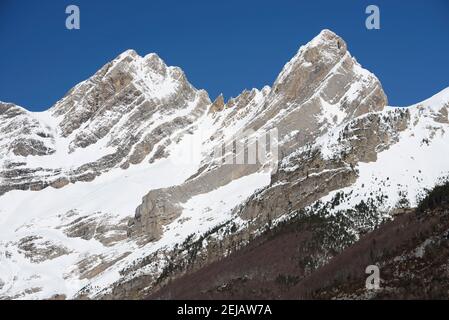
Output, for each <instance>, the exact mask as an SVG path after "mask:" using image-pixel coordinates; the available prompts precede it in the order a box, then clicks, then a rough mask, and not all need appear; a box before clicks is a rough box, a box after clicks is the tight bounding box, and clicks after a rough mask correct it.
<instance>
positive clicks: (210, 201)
mask: <svg viewBox="0 0 449 320" xmlns="http://www.w3.org/2000/svg"><path fill="white" fill-rule="evenodd" d="M448 107H449V93H448V90H445V91H443V92H441V93H440V94H438V95H436V96H435V97H432V98H431V99H429V100H427V101H424V102H422V103H420V104H418V105H415V106H411V107H409V108H397V107H388V106H387V98H386V96H385V94H384V92H383V90H382V86H381V84H380V82H379V80H378V79H377V78H376V77H375V76H374V75H373V74H372V73H370V72H369V71H367V70H365V69H363V68H362V67H361V66H360V65H359V64H358V62H357V61H356V60H355V59H354V58H353V57H352V56H351V54H350V53H349V51H348V48H347V44H346V43H345V42H344V40H343V39H341V38H340V37H339V36H337V35H336V34H334V33H333V32H331V31H329V30H324V31H322V32H321V33H320V34H319V35H318V36H317V37H315V38H314V39H313V40H312V41H311V42H310V43H308V44H306V45H304V46H302V47H301V48H300V49H299V51H298V52H297V54H296V55H295V56H294V57H293V58H292V59H291V60H290V61H289V62H288V63H287V64H286V65H285V67H284V68H283V70H282V71H281V72H280V74H279V76H278V78H277V79H276V80H275V82H274V83H273V84H272V86H266V87H264V88H262V89H261V90H258V89H252V90H245V91H243V92H242V93H241V94H240V95H239V96H237V97H235V98H231V99H230V100H228V101H224V99H223V97H222V96H219V97H218V98H217V99H216V100H215V101H214V102H213V103H212V102H211V101H210V100H209V97H208V95H207V93H206V92H205V91H203V90H197V89H195V88H194V87H193V86H192V85H191V84H190V83H189V82H188V81H187V79H186V76H185V75H184V73H183V72H182V70H181V69H179V68H177V67H169V66H167V65H166V64H165V63H164V62H163V61H162V60H161V59H160V58H159V57H158V56H157V55H155V54H149V55H147V56H145V57H140V56H139V55H138V54H137V53H136V52H134V51H132V50H129V51H126V52H124V53H123V54H121V55H120V56H119V57H117V58H116V59H115V60H114V61H112V62H110V63H108V64H106V65H105V66H104V67H103V68H101V69H100V70H99V71H98V72H97V73H95V74H94V75H93V76H92V77H91V78H89V79H88V80H86V81H84V82H82V83H80V84H79V85H77V86H75V87H74V88H73V89H72V90H70V91H69V92H68V93H67V95H66V96H65V97H64V98H63V99H62V100H61V101H59V102H57V103H56V104H55V105H54V106H53V107H52V108H50V109H49V110H48V111H46V112H43V113H32V112H28V111H26V110H25V109H23V108H21V107H18V106H15V105H13V104H5V103H0V133H2V136H1V137H0V145H1V149H0V178H1V180H0V297H2V298H22V297H29V298H49V297H52V296H58V297H60V296H65V297H67V298H86V297H87V298H139V297H143V296H146V295H147V294H151V293H153V292H155V291H156V290H157V289H159V288H162V287H163V286H164V285H165V284H166V283H167V282H168V281H169V280H170V279H175V278H178V277H180V276H181V275H183V274H185V273H191V272H193V271H195V270H198V269H199V268H202V267H204V266H207V265H209V264H210V263H213V262H214V261H216V260H218V259H221V258H223V257H224V256H227V255H229V254H231V253H232V252H234V251H235V250H237V249H238V248H240V247H242V246H244V245H246V244H248V243H249V244H250V243H251V242H252V241H253V239H254V238H255V237H256V236H257V235H258V234H260V233H261V232H263V230H265V229H266V228H267V227H272V226H274V225H278V224H279V223H286V222H288V221H290V220H289V219H291V218H292V217H297V218H298V217H299V219H306V220H307V219H309V218H310V214H309V213H310V212H319V217H320V219H321V220H320V221H328V222H329V221H334V220H333V219H337V220H338V223H337V224H334V223H330V222H329V223H327V224H324V225H323V226H321V227H323V230H322V232H323V234H324V235H325V236H324V238H321V237H318V238H314V241H315V242H314V243H316V246H315V247H313V248H310V250H309V251H308V252H303V255H307V256H310V257H312V258H313V259H312V260H313V261H311V262H310V261H309V262H307V261H305V260H304V263H306V262H307V264H305V265H304V266H303V267H307V268H306V269H307V272H308V273H310V272H311V271H312V270H314V269H316V268H319V267H321V266H323V265H326V264H327V263H328V262H329V261H330V260H331V259H332V257H333V256H334V255H335V254H336V253H337V252H339V251H341V250H343V249H344V248H345V246H348V245H349V244H351V243H354V242H355V241H357V239H358V238H359V237H360V236H361V235H362V234H364V233H366V232H370V231H371V230H373V228H375V227H376V226H378V225H379V224H380V223H381V222H382V221H385V220H386V219H389V218H390V217H391V216H392V215H393V213H394V212H396V211H397V210H398V208H402V207H404V206H414V205H415V204H416V199H417V197H418V196H419V194H420V192H422V191H423V190H424V188H429V187H431V186H433V185H434V184H435V183H436V182H437V181H438V179H439V178H441V177H443V176H445V175H446V174H448V173H449V164H448V163H447V161H444V155H445V154H447V153H448V152H449V150H448V148H449V144H447V141H448V140H447V139H448V137H447V132H449V131H448V129H449V127H448V126H449V121H448V118H447V117H448ZM272 133H274V134H272ZM267 134H270V135H269V137H270V139H269V142H268V143H266V140H264V137H265V138H266V137H267ZM253 141H257V144H255V143H253ZM265 144H266V145H265ZM255 145H257V148H256V149H251V148H252V147H253V146H255ZM238 146H243V147H242V148H240V149H239V148H238ZM261 148H265V152H262V153H263V155H260V153H259V151H260V150H261ZM251 150H252V151H254V150H256V156H255V157H253V156H254V155H253V154H251ZM302 214H304V215H305V216H301V215H302ZM298 215H299V216H298ZM331 226H333V227H332V228H335V226H338V228H339V232H342V234H344V235H345V237H343V238H344V239H345V241H343V242H342V243H341V245H339V246H334V247H332V246H329V241H330V238H329V237H330V235H329V232H328V231H329V230H328V228H331ZM320 230H321V229H320ZM332 230H333V229H332ZM334 231H335V230H334ZM343 238H342V239H343ZM320 241H321V242H320ZM301 259H305V257H304V256H302V257H301Z"/></svg>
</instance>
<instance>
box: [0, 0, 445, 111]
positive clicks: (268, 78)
mask: <svg viewBox="0 0 449 320" xmlns="http://www.w3.org/2000/svg"><path fill="white" fill-rule="evenodd" d="M69 4H76V5H78V6H79V8H80V10H81V29H80V30H67V29H66V28H65V19H66V17H67V15H66V14H65V8H66V6H67V5H69ZM369 4H376V5H378V6H379V8H380V11H381V30H371V31H370V30H367V29H366V28H365V19H366V17H367V15H366V14H365V8H366V6H367V5H369ZM324 28H328V29H331V30H333V31H335V32H336V33H337V34H339V35H340V36H342V37H343V38H344V39H345V40H346V42H347V43H348V45H349V49H350V51H351V53H352V54H353V55H354V56H355V57H356V58H357V60H358V61H359V62H360V63H361V64H362V65H363V66H364V67H365V68H367V69H369V70H371V71H372V72H374V73H375V74H376V75H377V76H378V77H379V78H380V80H381V81H382V84H383V86H384V89H385V91H386V92H387V95H388V97H389V101H390V104H391V105H409V104H412V103H415V102H419V101H421V100H423V99H425V98H428V97H430V96H431V95H433V94H435V93H437V92H439V91H440V90H442V89H444V88H445V87H447V86H449V58H448V57H449V0H427V1H403V0H370V1H364V0H360V1H357V0H346V1H330V0H329V1H327V0H326V1H325V0H312V1H301V0H277V1H263V0H259V1H244V0H226V1H224V0H223V1H211V0H189V1H181V0H177V1H174V0H161V1H155V0H126V1H119V0H114V1H106V0H71V1H65V0H40V1H35V0H28V1H27V0H0V100H2V101H10V102H14V103H17V104H19V105H22V106H24V107H26V108H27V109H29V110H35V111H37V110H44V109H47V108H48V107H50V106H51V105H53V104H54V103H55V102H56V101H57V100H58V99H60V98H61V97H62V96H64V94H65V93H66V92H67V91H68V90H69V89H70V88H71V87H73V86H74V85H75V84H77V83H78V82H80V81H82V80H84V79H86V78H88V77H89V76H91V75H92V74H93V73H95V71H97V70H98V69H99V68H100V67H101V66H102V65H104V64H105V63H107V62H108V61H110V60H112V59H113V58H114V57H116V56H117V55H118V54H120V53H121V52H123V51H125V50H126V49H129V48H132V49H135V50H136V51H137V52H138V53H139V54H140V55H145V54H147V53H150V52H157V53H158V54H159V55H160V56H161V57H162V58H163V59H164V60H165V61H166V63H167V64H169V65H176V66H180V67H181V68H182V69H183V70H184V71H185V72H186V74H187V77H188V79H189V80H190V82H191V83H192V84H193V85H194V86H195V87H197V88H204V89H206V90H207V91H208V92H209V94H210V96H211V98H212V99H213V98H215V97H216V96H217V95H218V94H219V93H221V92H223V93H224V95H225V97H226V98H229V97H231V96H236V95H238V94H239V93H240V92H241V91H242V90H243V89H245V88H252V87H258V88H261V87H262V86H264V85H266V84H268V85H271V84H272V82H273V81H274V79H275V78H276V76H277V75H278V73H279V72H280V70H281V69H282V67H283V65H284V64H285V63H286V62H287V61H288V60H289V59H290V58H291V57H292V56H293V55H294V54H295V53H296V52H297V50H298V48H299V46H300V45H302V44H305V43H307V42H308V41H309V40H311V39H312V38H313V37H314V36H315V35H317V34H318V33H319V32H320V30H322V29H324Z"/></svg>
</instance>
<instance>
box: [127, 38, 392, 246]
mask: <svg viewBox="0 0 449 320" xmlns="http://www.w3.org/2000/svg"><path fill="white" fill-rule="evenodd" d="M386 103H387V99H386V97H385V94H384V92H383V90H382V86H381V85H380V83H379V81H378V80H377V78H376V77H375V76H374V75H372V74H371V73H369V72H368V71H366V70H364V69H362V68H361V67H360V65H359V64H358V63H357V62H356V61H355V59H353V58H352V57H351V55H350V54H349V52H348V51H347V47H346V43H345V42H344V41H343V40H342V39H341V38H340V37H338V36H337V35H335V34H334V33H333V32H331V31H329V30H324V31H323V32H321V33H320V34H319V35H318V36H317V37H316V38H315V39H314V40H312V41H311V42H310V43H309V44H307V45H306V46H304V47H301V49H300V50H299V52H298V54H297V55H296V56H295V57H294V58H293V59H292V60H291V61H290V62H288V63H287V64H286V66H285V67H284V69H283V70H282V72H281V74H280V75H279V77H278V78H277V79H276V81H275V83H274V84H273V88H272V89H270V88H264V89H263V90H262V91H261V92H259V91H256V90H252V91H244V92H243V93H242V94H241V95H239V96H238V97H237V98H235V99H231V100H230V101H229V102H228V103H226V105H225V104H224V101H223V96H219V97H218V98H217V100H216V101H215V102H214V103H213V104H212V106H211V108H210V112H212V116H213V117H214V118H215V121H216V122H218V121H221V123H222V125H221V126H220V128H219V129H218V130H217V131H216V132H214V133H213V134H212V135H211V140H212V139H213V141H214V143H215V144H216V145H220V143H222V144H224V145H227V144H229V143H230V142H229V138H230V137H227V136H225V135H223V132H224V131H232V132H236V130H235V129H234V128H233V124H234V123H233V122H235V121H240V125H241V127H239V128H238V130H239V132H245V131H246V132H249V131H251V132H255V133H256V135H258V136H262V135H263V134H264V133H265V132H267V131H269V130H270V129H272V128H276V129H277V130H278V139H279V141H280V143H279V149H280V156H281V157H286V156H287V155H288V154H291V153H292V152H293V151H295V150H297V148H298V147H303V146H305V145H306V144H310V143H313V142H314V141H315V139H316V138H317V137H318V136H319V135H321V134H324V133H326V132H327V131H328V130H329V129H331V128H334V127H336V126H340V125H342V124H343V123H346V122H347V121H349V120H351V119H353V118H355V117H358V116H361V115H363V114H366V113H369V112H376V111H380V110H383V108H384V107H385V105H386ZM223 110H226V111H227V112H226V113H223V114H221V113H220V112H222V111H223ZM242 120H244V121H242ZM241 123H243V126H242V124H241ZM233 129H234V130H233ZM375 129H376V128H372V129H371V130H372V132H374V130H375ZM367 131H369V129H367ZM292 133H293V134H292ZM376 142H377V141H376ZM376 142H374V141H373V146H372V147H373V148H375V147H376V145H375V144H376ZM231 143H232V142H231ZM309 152H310V151H309ZM354 157H356V156H354ZM281 160H282V159H281ZM358 160H359V159H358V158H355V159H354V161H353V163H352V164H353V165H355V164H356V163H357V162H358ZM298 161H303V162H305V160H304V157H303V156H300V157H299V159H298ZM313 161H314V162H317V160H316V159H315V160H313ZM212 162H213V163H214V164H215V165H214V166H211V165H210V162H209V164H207V165H208V166H209V169H207V170H205V171H202V172H201V173H199V174H198V176H196V177H195V179H194V180H193V181H189V182H188V183H187V184H188V185H186V186H180V187H174V189H175V190H176V191H174V190H173V188H172V189H169V190H158V191H151V192H150V193H149V194H148V195H147V196H146V197H145V198H144V199H143V204H142V205H141V206H139V207H138V209H137V212H136V218H135V222H134V223H131V227H132V228H131V232H130V234H139V233H142V232H143V233H144V234H147V235H148V234H149V235H150V239H152V240H157V239H159V237H160V235H161V232H162V225H164V224H169V223H171V222H172V221H173V220H174V219H175V218H177V217H178V216H179V215H180V214H181V212H182V210H181V208H180V205H179V203H183V202H186V201H187V199H189V198H191V197H193V196H195V195H197V194H198V192H195V191H193V190H195V189H201V192H200V193H206V192H208V191H211V190H213V189H215V188H218V187H219V186H220V184H219V183H217V182H216V181H217V180H220V181H223V182H225V183H223V184H226V183H229V181H232V180H234V179H236V178H239V177H241V176H243V175H246V174H251V173H253V172H255V170H245V168H244V167H243V168H240V169H239V166H235V169H234V170H231V171H229V170H222V169H221V164H220V163H219V162H218V163H217V161H216V159H215V161H212ZM329 162H330V163H329V164H324V163H322V164H313V166H317V168H319V169H318V170H316V171H320V170H323V169H326V170H329V169H331V170H330V171H327V172H326V173H325V174H323V175H322V176H314V178H313V179H310V181H307V182H308V183H310V185H309V186H306V185H305V183H302V184H301V189H302V191H301V192H298V190H297V188H298V185H299V184H298V183H297V181H302V180H305V175H306V172H303V176H297V175H295V174H292V175H291V177H292V181H294V183H293V185H295V186H296V187H294V188H293V189H289V190H284V188H285V186H282V187H279V188H275V189H280V190H279V192H276V193H275V194H274V195H273V197H274V199H272V198H271V197H269V196H268V195H267V194H265V193H264V195H267V196H268V197H267V198H266V199H265V200H264V201H266V202H267V203H270V205H269V206H264V207H265V210H266V211H268V212H271V213H270V214H271V215H273V216H274V217H278V216H281V215H282V214H284V213H285V212H286V211H287V210H288V209H289V206H293V208H295V207H297V206H305V205H307V204H310V203H311V202H313V201H316V200H318V199H319V198H320V197H322V196H324V195H326V194H327V193H329V192H330V191H332V190H334V189H338V188H341V187H342V186H348V185H350V184H351V182H353V181H354V177H355V173H353V170H351V169H349V168H348V164H346V163H344V162H343V163H341V164H338V163H335V162H334V161H332V162H331V161H329ZM263 165H264V164H263V163H259V167H262V166H263ZM304 166H305V167H307V168H313V167H312V164H310V163H307V162H305V163H304ZM337 166H339V168H338V167H337ZM327 167H329V168H327ZM336 167H337V168H336ZM203 170H204V168H203ZM235 171H240V172H244V173H243V174H238V175H237V176H235V175H234V173H235ZM337 172H339V174H337ZM311 173H312V172H311ZM211 174H212V175H213V179H207V178H206V180H207V182H205V181H204V179H201V177H203V176H204V175H211ZM232 175H234V176H232ZM351 176H352V177H351ZM231 177H232V178H231ZM331 178H333V179H335V180H333V179H332V181H330V182H329V184H331V185H332V186H327V187H326V186H325V184H322V183H321V188H322V191H321V192H318V190H316V188H315V187H313V186H314V185H315V184H316V183H319V182H322V181H323V180H324V181H328V180H329V179H331ZM210 180H212V182H211V181H210ZM213 180H215V182H213ZM276 182H278V181H276V180H274V181H273V183H276ZM204 186H207V187H204ZM272 190H274V189H272ZM173 192H175V193H179V194H182V196H183V199H180V198H179V197H177V196H171V195H172V194H173ZM298 194H300V195H301V198H300V199H301V200H300V202H299V203H294V204H292V201H291V200H289V199H288V198H289V197H295V198H297V195H298ZM312 194H313V197H310V198H309V197H307V196H306V195H312ZM293 202H295V201H293ZM277 203H279V204H280V205H277ZM290 209H292V208H291V207H290ZM252 210H253V211H255V212H257V213H260V212H262V210H261V208H260V207H259V206H256V207H254V208H253V209H252ZM242 216H243V217H245V216H246V217H248V216H253V215H252V214H248V213H242ZM139 229H140V230H139Z"/></svg>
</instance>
